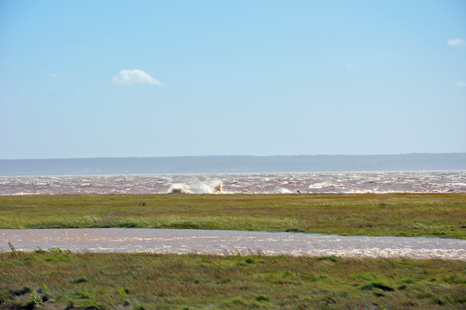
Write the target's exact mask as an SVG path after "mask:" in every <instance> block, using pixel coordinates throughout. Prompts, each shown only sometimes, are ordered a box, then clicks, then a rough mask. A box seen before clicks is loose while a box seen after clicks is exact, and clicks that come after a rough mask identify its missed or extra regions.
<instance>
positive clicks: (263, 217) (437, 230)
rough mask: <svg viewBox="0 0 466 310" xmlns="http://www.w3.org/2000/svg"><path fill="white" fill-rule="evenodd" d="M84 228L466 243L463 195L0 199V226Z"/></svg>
mask: <svg viewBox="0 0 466 310" xmlns="http://www.w3.org/2000/svg"><path fill="white" fill-rule="evenodd" d="M140 202H145V206H141V205H140ZM89 227H95V228H104V227H127V228H131V227H140V228H195V229H230V230H255V231H296V232H306V233H322V234H340V235H366V236H432V237H445V238H459V239H466V194H363V195H361V194H358V195H354V194H353V195H335V194H333V195H332V194H327V195H325V194H315V195H61V196H0V228H7V229H9V228H89Z"/></svg>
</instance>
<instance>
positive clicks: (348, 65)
mask: <svg viewBox="0 0 466 310" xmlns="http://www.w3.org/2000/svg"><path fill="white" fill-rule="evenodd" d="M346 69H348V70H352V69H356V66H354V65H352V64H347V65H346Z"/></svg>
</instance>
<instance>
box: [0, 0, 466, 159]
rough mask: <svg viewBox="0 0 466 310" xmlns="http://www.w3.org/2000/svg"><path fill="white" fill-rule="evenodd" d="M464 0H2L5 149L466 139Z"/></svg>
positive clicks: (368, 149)
mask: <svg viewBox="0 0 466 310" xmlns="http://www.w3.org/2000/svg"><path fill="white" fill-rule="evenodd" d="M465 119H466V2H465V1H462V0H459V1H452V0H451V1H428V0H422V1H163V2H162V1H21V0H15V1H13V0H0V159H21V158H77V157H132V156H136V157H151V156H188V155H317V154H400V153H413V152H416V153H445V152H466V120H465Z"/></svg>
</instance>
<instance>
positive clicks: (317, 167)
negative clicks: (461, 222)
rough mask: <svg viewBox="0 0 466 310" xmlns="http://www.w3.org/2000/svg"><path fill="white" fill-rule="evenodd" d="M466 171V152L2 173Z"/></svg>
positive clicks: (4, 163) (90, 165) (7, 168)
mask: <svg viewBox="0 0 466 310" xmlns="http://www.w3.org/2000/svg"><path fill="white" fill-rule="evenodd" d="M436 170H466V153H443V154H432V153H430V154H429V153H425V154H419V153H413V154H399V155H298V156H183V157H145V158H137V157H128V158H62V159H0V176H24V175H39V176H43V175H103V174H123V173H128V174H180V173H249V172H332V171H436Z"/></svg>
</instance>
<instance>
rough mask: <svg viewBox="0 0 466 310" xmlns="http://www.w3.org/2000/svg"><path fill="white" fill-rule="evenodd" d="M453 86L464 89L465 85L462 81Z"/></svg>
mask: <svg viewBox="0 0 466 310" xmlns="http://www.w3.org/2000/svg"><path fill="white" fill-rule="evenodd" d="M455 85H456V86H458V87H466V83H465V82H463V81H458V82H456V83H455Z"/></svg>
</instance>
